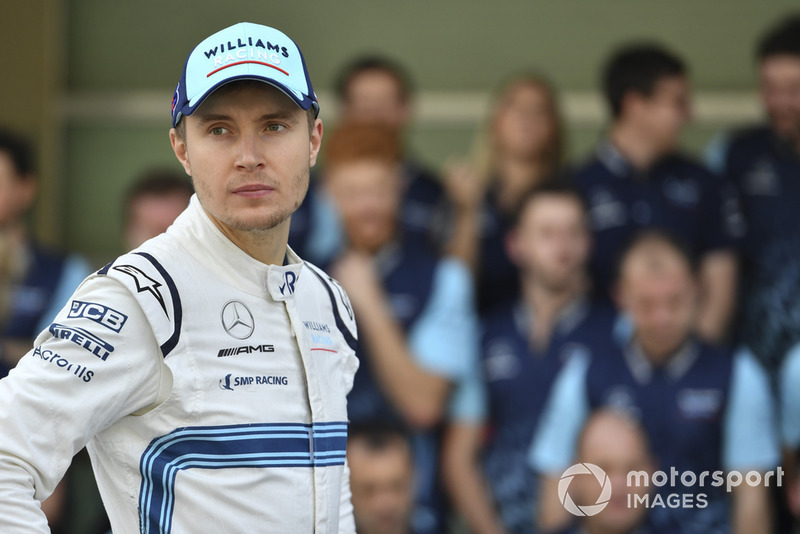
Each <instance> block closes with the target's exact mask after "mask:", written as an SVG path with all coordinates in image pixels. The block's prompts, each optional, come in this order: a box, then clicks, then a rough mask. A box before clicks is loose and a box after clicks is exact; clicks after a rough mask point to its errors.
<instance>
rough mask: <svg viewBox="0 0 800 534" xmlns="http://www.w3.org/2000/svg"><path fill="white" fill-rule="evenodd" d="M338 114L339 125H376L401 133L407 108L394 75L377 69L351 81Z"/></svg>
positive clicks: (406, 115) (405, 120)
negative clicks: (362, 123)
mask: <svg viewBox="0 0 800 534" xmlns="http://www.w3.org/2000/svg"><path fill="white" fill-rule="evenodd" d="M341 114H342V117H341V119H342V122H351V121H352V122H378V123H381V124H386V125H387V126H391V127H392V128H396V129H397V130H398V131H401V130H402V129H403V128H405V126H406V123H407V122H408V118H409V108H408V102H406V101H405V99H404V98H403V95H402V93H401V91H400V87H399V85H398V82H397V80H396V79H395V78H394V76H392V75H391V74H389V73H388V72H384V71H382V70H377V69H376V70H367V71H364V72H361V73H359V74H356V75H355V76H354V77H353V78H352V79H350V81H349V82H348V84H347V91H346V94H345V97H344V101H343V102H342V110H341Z"/></svg>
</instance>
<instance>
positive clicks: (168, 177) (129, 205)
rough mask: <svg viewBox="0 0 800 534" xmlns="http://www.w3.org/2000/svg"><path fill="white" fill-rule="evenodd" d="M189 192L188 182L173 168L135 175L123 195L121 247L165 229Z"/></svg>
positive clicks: (185, 202)
mask: <svg viewBox="0 0 800 534" xmlns="http://www.w3.org/2000/svg"><path fill="white" fill-rule="evenodd" d="M193 194H194V188H193V187H192V183H191V182H190V181H189V180H188V179H187V178H186V176H185V175H183V174H182V173H178V172H175V171H171V170H167V169H153V170H150V171H147V172H145V173H144V174H142V175H141V176H140V177H139V178H137V179H136V181H134V183H133V184H132V185H131V186H130V188H129V189H128V192H127V194H126V195H125V230H124V231H125V246H126V248H125V250H133V249H135V248H137V247H138V246H139V245H141V244H142V243H144V242H145V241H147V240H148V239H150V238H153V237H155V236H157V235H159V234H162V233H164V232H166V231H167V228H169V227H170V225H171V224H172V223H173V222H175V219H177V218H178V215H180V214H181V213H183V211H184V210H185V209H186V208H187V207H188V206H189V199H190V198H192V195H193Z"/></svg>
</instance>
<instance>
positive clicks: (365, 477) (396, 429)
mask: <svg viewBox="0 0 800 534" xmlns="http://www.w3.org/2000/svg"><path fill="white" fill-rule="evenodd" d="M347 463H348V465H349V466H350V491H351V492H352V501H353V514H354V516H355V520H356V530H357V531H358V533H359V534H411V533H412V532H413V531H412V529H411V513H412V510H413V505H414V458H413V454H412V451H411V442H410V440H409V436H408V434H407V433H406V432H405V431H404V430H403V429H402V427H400V426H399V425H394V424H392V423H389V422H386V421H372V422H366V423H362V424H354V425H351V426H350V429H349V430H348V433H347Z"/></svg>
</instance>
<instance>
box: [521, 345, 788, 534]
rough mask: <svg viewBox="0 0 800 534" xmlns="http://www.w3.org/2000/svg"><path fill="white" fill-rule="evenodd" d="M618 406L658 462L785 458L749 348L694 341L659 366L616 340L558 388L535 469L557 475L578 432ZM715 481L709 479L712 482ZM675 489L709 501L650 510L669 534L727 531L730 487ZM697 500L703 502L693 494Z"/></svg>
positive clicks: (686, 465)
mask: <svg viewBox="0 0 800 534" xmlns="http://www.w3.org/2000/svg"><path fill="white" fill-rule="evenodd" d="M602 407H607V408H615V409H620V410H622V411H624V412H626V413H628V414H630V415H632V416H633V417H635V418H636V419H637V420H638V421H639V422H640V424H641V425H642V427H643V429H644V430H645V433H646V434H647V436H648V440H649V443H650V447H651V450H652V452H653V453H654V455H655V457H656V462H657V469H658V470H660V471H664V472H666V473H670V471H671V469H672V468H675V469H677V471H678V472H679V473H683V472H685V471H691V472H693V473H694V474H695V475H697V476H699V475H700V473H702V472H704V471H709V472H714V471H718V470H722V471H729V470H734V469H735V470H739V471H741V472H743V473H746V472H747V471H750V470H753V469H756V470H769V469H774V468H775V466H777V465H778V462H779V460H780V453H779V446H778V442H777V438H776V435H775V426H774V425H775V422H776V421H775V414H774V406H773V399H772V394H771V390H770V386H769V379H768V377H767V375H766V373H765V372H764V370H763V369H762V368H761V366H760V365H759V364H758V362H757V361H756V360H755V358H754V357H753V356H752V355H751V354H750V353H749V352H747V351H745V350H741V351H739V352H737V353H735V354H731V353H730V352H729V351H727V350H722V349H717V348H712V347H711V346H709V345H705V344H703V343H702V342H700V341H697V340H694V339H690V340H689V341H687V343H686V344H685V345H684V346H683V347H682V348H681V349H680V350H679V351H678V352H677V353H676V354H674V355H672V357H671V358H670V359H669V361H668V363H667V364H665V365H664V366H661V367H655V366H653V365H652V364H650V363H649V362H648V361H647V360H646V358H645V357H644V355H643V354H642V353H641V351H640V349H639V348H638V347H637V345H636V344H635V343H634V342H630V343H628V344H626V345H625V346H616V347H614V346H613V345H610V346H609V350H605V351H596V352H595V354H594V355H593V357H592V358H573V359H572V360H570V362H569V363H568V364H567V365H566V366H565V367H564V369H563V370H562V372H561V373H560V375H559V376H558V378H557V379H556V383H555V385H554V386H553V391H552V393H551V397H550V400H549V401H548V404H547V407H546V409H545V413H544V414H543V415H542V419H541V421H542V423H541V426H540V431H539V432H538V434H537V435H536V438H535V439H534V441H533V443H532V445H531V450H530V457H529V461H530V463H531V465H532V466H533V468H534V469H536V470H537V471H539V472H542V473H546V474H548V475H549V476H555V477H559V476H561V473H563V472H564V470H565V469H566V468H567V467H568V466H569V465H570V464H572V463H573V462H574V457H575V448H576V444H577V440H578V435H579V432H580V430H581V428H582V427H583V423H584V422H585V421H586V419H587V418H588V416H589V414H590V412H591V411H592V410H595V409H598V408H602ZM709 480H710V479H709ZM653 493H654V494H655V493H658V494H660V495H661V496H662V497H663V498H664V499H665V501H664V502H666V499H667V496H668V495H669V494H671V493H678V494H691V495H690V496H695V497H696V496H697V493H705V494H707V503H708V504H707V506H696V505H695V506H687V507H678V508H670V507H668V506H663V507H651V508H650V510H649V514H648V527H649V528H650V529H651V530H652V531H653V532H661V533H665V534H666V533H669V534H676V533H698V534H699V533H704V534H708V533H727V532H729V531H730V525H729V519H730V518H729V515H730V510H729V508H730V503H729V499H728V498H727V496H726V495H725V493H724V488H722V489H721V488H716V487H710V486H708V485H706V486H704V487H700V486H699V485H696V486H690V487H686V486H684V485H681V483H680V482H678V483H677V485H676V486H674V487H673V486H670V484H665V485H663V486H662V487H659V488H653ZM694 502H699V501H693V503H694Z"/></svg>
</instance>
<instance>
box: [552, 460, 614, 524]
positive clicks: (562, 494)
mask: <svg viewBox="0 0 800 534" xmlns="http://www.w3.org/2000/svg"><path fill="white" fill-rule="evenodd" d="M577 475H594V477H595V478H596V479H597V482H598V483H599V484H600V486H601V487H602V488H603V489H602V490H601V491H600V496H599V497H598V498H597V502H595V503H594V504H591V505H586V506H578V505H577V504H575V502H574V501H573V500H572V497H570V496H569V493H567V490H568V489H569V485H570V483H571V482H572V479H573V478H575V476H577ZM558 498H559V499H560V500H561V505H562V506H563V507H564V508H565V509H566V510H567V511H568V512H569V513H571V514H572V515H577V516H581V517H582V516H591V515H597V514H599V513H600V512H602V511H603V510H604V509H605V507H606V506H608V501H609V500H610V499H611V480H610V479H609V478H608V476H606V473H605V471H603V470H602V469H600V468H599V467H597V466H596V465H594V464H589V463H583V464H575V465H573V466H571V467H569V468H568V469H567V470H566V471H564V474H563V475H561V480H559V481H558Z"/></svg>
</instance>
